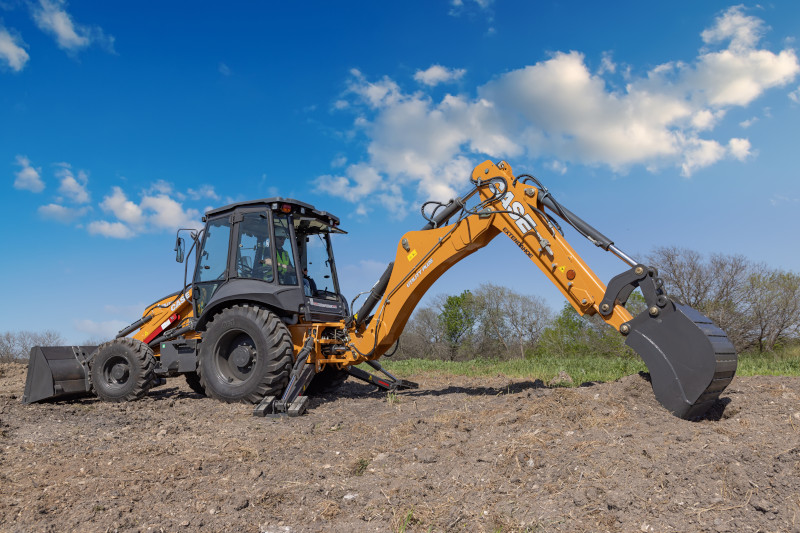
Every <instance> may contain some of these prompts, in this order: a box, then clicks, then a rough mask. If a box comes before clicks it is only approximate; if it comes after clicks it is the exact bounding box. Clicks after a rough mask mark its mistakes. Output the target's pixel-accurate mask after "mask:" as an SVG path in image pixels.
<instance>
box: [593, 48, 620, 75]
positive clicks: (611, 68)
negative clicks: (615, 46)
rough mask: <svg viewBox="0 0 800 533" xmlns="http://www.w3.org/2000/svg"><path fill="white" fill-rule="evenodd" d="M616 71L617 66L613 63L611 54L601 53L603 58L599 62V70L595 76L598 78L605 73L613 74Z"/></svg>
mask: <svg viewBox="0 0 800 533" xmlns="http://www.w3.org/2000/svg"><path fill="white" fill-rule="evenodd" d="M616 71H617V65H616V63H614V60H613V59H611V52H603V57H602V59H601V60H600V68H599V69H598V71H597V75H598V76H600V75H602V74H605V73H606V72H610V73H611V74H614V73H615V72H616Z"/></svg>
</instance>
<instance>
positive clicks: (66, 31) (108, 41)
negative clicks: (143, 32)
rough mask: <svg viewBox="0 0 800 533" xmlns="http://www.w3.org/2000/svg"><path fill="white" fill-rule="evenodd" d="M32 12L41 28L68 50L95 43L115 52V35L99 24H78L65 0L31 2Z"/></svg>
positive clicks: (75, 49) (76, 50) (75, 50)
mask: <svg viewBox="0 0 800 533" xmlns="http://www.w3.org/2000/svg"><path fill="white" fill-rule="evenodd" d="M31 12H32V14H33V20H34V21H35V22H36V25H37V26H38V27H39V29H40V30H42V31H43V32H45V33H49V34H51V35H53V37H55V39H56V43H58V46H59V47H60V48H62V49H64V50H66V51H68V52H71V53H74V52H78V51H79V50H82V49H84V48H86V47H88V46H89V45H91V44H93V43H97V44H99V45H101V46H103V47H104V48H106V49H107V50H109V51H111V52H113V49H114V37H112V36H110V35H106V34H105V33H104V32H103V30H102V29H101V28H99V27H97V26H85V25H82V24H76V23H75V22H74V21H73V20H72V17H71V16H70V14H69V13H67V11H66V2H65V1H64V0H39V3H38V5H35V4H31Z"/></svg>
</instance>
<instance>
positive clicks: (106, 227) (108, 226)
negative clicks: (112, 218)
mask: <svg viewBox="0 0 800 533" xmlns="http://www.w3.org/2000/svg"><path fill="white" fill-rule="evenodd" d="M88 229H89V233H90V234H92V235H102V236H104V237H112V238H114V239H130V238H131V237H134V236H135V235H136V233H134V231H133V230H132V229H131V228H129V227H128V226H126V225H125V224H123V223H122V222H108V221H107V220H95V221H94V222H90V223H89V227H88Z"/></svg>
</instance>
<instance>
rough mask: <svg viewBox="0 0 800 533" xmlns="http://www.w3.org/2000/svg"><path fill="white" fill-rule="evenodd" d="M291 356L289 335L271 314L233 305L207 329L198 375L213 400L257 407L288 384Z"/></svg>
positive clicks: (210, 323)
mask: <svg viewBox="0 0 800 533" xmlns="http://www.w3.org/2000/svg"><path fill="white" fill-rule="evenodd" d="M292 355H293V345H292V338H291V336H290V335H289V330H288V329H287V328H286V326H285V325H284V324H283V322H281V320H280V319H279V318H278V317H277V316H276V315H275V314H274V313H272V312H270V311H268V310H266V309H263V308H260V307H254V306H251V305H237V306H234V307H231V308H228V309H225V310H223V311H222V312H220V313H219V314H217V315H216V316H215V317H214V318H212V319H211V321H210V322H209V323H208V328H207V329H206V333H205V334H204V335H203V342H202V343H201V344H200V357H199V360H198V365H197V373H198V375H199V376H200V384H201V385H202V386H203V388H204V389H205V392H206V394H207V395H208V396H211V397H212V398H216V399H217V400H221V401H223V402H229V403H230V402H245V403H258V402H260V401H261V400H262V399H263V398H264V397H265V396H280V395H281V394H282V392H283V389H284V388H286V384H287V383H288V381H289V373H290V371H291V369H292Z"/></svg>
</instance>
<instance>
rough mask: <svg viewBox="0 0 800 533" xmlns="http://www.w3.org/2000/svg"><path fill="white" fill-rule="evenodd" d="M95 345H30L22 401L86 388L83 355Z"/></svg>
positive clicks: (81, 391) (78, 392) (77, 392)
mask: <svg viewBox="0 0 800 533" xmlns="http://www.w3.org/2000/svg"><path fill="white" fill-rule="evenodd" d="M96 348H97V346H34V347H33V348H31V355H30V360H29V361H28V376H27V377H26V379H25V392H24V393H23V395H22V403H33V402H38V401H41V400H47V399H50V398H59V397H63V396H81V395H84V394H86V393H88V392H90V391H91V382H90V381H89V367H88V363H87V359H88V358H89V356H90V355H91V354H92V352H94V351H95V349H96Z"/></svg>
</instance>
